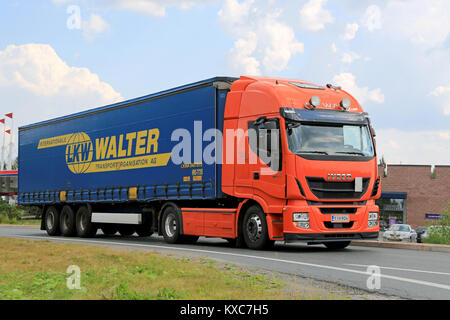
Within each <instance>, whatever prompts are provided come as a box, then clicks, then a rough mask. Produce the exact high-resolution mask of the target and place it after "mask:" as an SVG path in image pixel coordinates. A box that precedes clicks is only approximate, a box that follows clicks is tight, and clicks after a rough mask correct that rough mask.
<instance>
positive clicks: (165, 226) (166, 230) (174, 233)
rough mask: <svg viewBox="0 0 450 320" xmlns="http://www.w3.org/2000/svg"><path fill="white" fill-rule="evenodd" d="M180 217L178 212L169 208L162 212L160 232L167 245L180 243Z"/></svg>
mask: <svg viewBox="0 0 450 320" xmlns="http://www.w3.org/2000/svg"><path fill="white" fill-rule="evenodd" d="M180 225H181V222H180V217H179V214H178V211H177V210H176V209H175V208H174V207H172V206H169V207H167V208H166V209H165V210H164V213H163V215H162V222H161V229H162V230H161V231H162V235H163V237H164V240H165V241H166V242H167V243H172V244H173V243H180V242H181V241H182V238H183V237H182V236H181V234H180Z"/></svg>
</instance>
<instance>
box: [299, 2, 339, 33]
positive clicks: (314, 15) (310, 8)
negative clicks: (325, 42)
mask: <svg viewBox="0 0 450 320" xmlns="http://www.w3.org/2000/svg"><path fill="white" fill-rule="evenodd" d="M326 3H327V0H310V1H309V2H307V3H306V4H305V5H304V6H303V8H302V9H301V10H300V24H301V26H302V27H303V28H304V29H306V30H309V31H319V30H322V29H324V28H325V24H326V23H333V22H334V18H333V16H332V15H331V13H330V12H329V11H328V10H325V9H324V8H323V6H324V5H325V4H326Z"/></svg>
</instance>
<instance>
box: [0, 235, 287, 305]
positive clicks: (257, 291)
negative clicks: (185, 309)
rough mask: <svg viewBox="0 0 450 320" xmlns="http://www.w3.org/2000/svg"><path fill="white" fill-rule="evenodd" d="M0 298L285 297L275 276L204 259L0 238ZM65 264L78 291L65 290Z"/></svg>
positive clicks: (281, 285)
mask: <svg viewBox="0 0 450 320" xmlns="http://www.w3.org/2000/svg"><path fill="white" fill-rule="evenodd" d="M0 248H1V249H0V253H1V254H0V299H45V300H47V299H64V300H65V299H127V300H129V299H133V300H134V299H137V300H139V299H194V300H197V299H199V300H200V299H220V300H223V299H224V300H227V299H284V298H287V297H286V296H284V295H283V294H282V288H283V287H284V286H285V284H283V283H282V282H281V281H279V279H275V278H272V279H270V278H267V277H265V276H261V275H257V274H250V273H248V272H244V271H242V270H238V269H235V268H233V267H229V266H228V267H227V268H225V269H222V268H217V267H216V266H215V262H214V261H212V260H208V259H200V260H199V261H192V259H189V258H175V257H168V256H164V255H162V254H159V253H154V252H142V251H130V250H119V249H117V250H116V249H112V248H105V247H94V246H87V245H78V244H65V243H54V242H50V241H29V240H19V239H8V238H0ZM70 265H77V266H78V267H79V268H80V269H81V289H80V290H70V289H68V288H67V285H66V282H67V280H66V279H67V277H69V276H70V274H67V273H66V270H67V268H68V267H69V266H70Z"/></svg>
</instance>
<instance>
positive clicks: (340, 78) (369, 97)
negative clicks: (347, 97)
mask: <svg viewBox="0 0 450 320" xmlns="http://www.w3.org/2000/svg"><path fill="white" fill-rule="evenodd" d="M333 81H334V83H335V84H336V85H338V86H341V87H342V89H343V90H345V91H347V92H348V93H350V94H351V95H353V96H354V97H355V98H356V100H358V102H359V103H361V104H363V103H365V102H367V101H373V102H376V103H383V102H384V94H383V93H382V92H381V89H379V88H378V89H374V90H370V89H369V88H368V87H359V86H358V85H357V84H356V77H355V76H354V75H353V74H351V73H341V74H338V75H336V76H334V78H333Z"/></svg>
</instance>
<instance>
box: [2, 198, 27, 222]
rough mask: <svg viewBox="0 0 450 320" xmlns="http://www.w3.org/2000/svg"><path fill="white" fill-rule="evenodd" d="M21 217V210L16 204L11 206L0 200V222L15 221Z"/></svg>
mask: <svg viewBox="0 0 450 320" xmlns="http://www.w3.org/2000/svg"><path fill="white" fill-rule="evenodd" d="M21 217H22V211H21V210H19V209H18V208H17V206H11V205H9V204H8V203H6V202H5V201H3V200H0V223H16V222H17V221H18V220H20V218H21Z"/></svg>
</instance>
